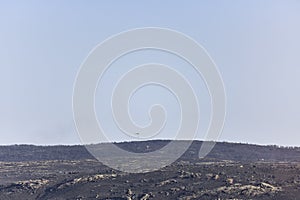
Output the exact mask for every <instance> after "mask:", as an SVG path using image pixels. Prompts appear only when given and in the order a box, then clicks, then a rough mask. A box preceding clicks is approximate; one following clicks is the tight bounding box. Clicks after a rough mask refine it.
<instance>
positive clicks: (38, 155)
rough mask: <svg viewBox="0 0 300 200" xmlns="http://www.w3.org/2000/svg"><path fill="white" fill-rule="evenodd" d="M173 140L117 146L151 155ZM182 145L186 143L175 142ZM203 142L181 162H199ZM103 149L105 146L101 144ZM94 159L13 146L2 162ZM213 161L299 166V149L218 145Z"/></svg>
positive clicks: (77, 149) (69, 151) (63, 149)
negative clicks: (261, 162)
mask: <svg viewBox="0 0 300 200" xmlns="http://www.w3.org/2000/svg"><path fill="white" fill-rule="evenodd" d="M169 142H170V140H149V141H134V142H122V143H115V144H116V145H118V146H119V147H120V148H122V149H126V150H128V151H132V152H149V151H154V150H157V149H160V148H162V147H163V146H165V145H166V144H168V143H169ZM175 142H178V143H181V142H184V141H175ZM201 144H202V141H193V142H192V145H191V146H190V148H189V149H188V150H187V151H186V152H185V154H184V155H183V156H182V157H181V158H180V159H182V160H190V161H193V160H194V161H199V158H198V152H199V149H200V147H201ZM98 145H99V146H101V145H105V144H98ZM84 159H94V157H93V156H92V155H91V154H90V153H89V152H88V151H87V150H86V148H85V147H84V146H82V145H73V146H69V145H68V146H67V145H57V146H35V145H10V146H0V161H1V162H21V161H44V160H84ZM207 159H211V160H232V161H240V162H243V161H254V162H255V161H265V162H299V161H300V148H299V147H278V146H275V145H269V146H262V145H254V144H240V143H228V142H217V144H216V145H215V147H214V149H213V150H212V151H211V152H210V153H209V154H208V156H207V157H206V160H207Z"/></svg>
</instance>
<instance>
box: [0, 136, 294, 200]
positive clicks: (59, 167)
mask: <svg viewBox="0 0 300 200" xmlns="http://www.w3.org/2000/svg"><path fill="white" fill-rule="evenodd" d="M168 142H170V141H160V140H156V141H145V142H125V143H118V144H117V145H118V146H120V147H121V148H123V149H126V150H128V151H132V152H149V151H154V150H156V149H160V148H162V147H163V146H164V145H166V144H167V143H168ZM177 142H178V145H180V143H181V142H182V141H177ZM102 145H103V144H102ZM100 146H101V144H100ZM200 147H201V141H193V143H192V145H191V146H190V148H189V149H188V151H186V153H185V154H184V155H183V156H182V157H181V158H180V159H178V160H177V161H176V162H174V163H173V164H172V165H170V166H167V167H165V168H163V169H161V170H158V171H154V172H148V173H138V174H128V173H124V172H120V171H117V170H113V169H110V168H109V167H106V166H104V165H102V164H101V163H100V162H98V161H97V160H95V159H94V158H93V156H91V155H90V154H89V152H88V151H87V150H86V149H85V147H83V146H79V145H78V146H33V145H13V146H1V147H0V185H1V186H0V199H115V200H117V199H143V200H146V199H298V198H299V197H300V148H280V147H277V146H259V145H249V144H233V143H217V144H216V146H215V148H214V149H213V150H212V151H211V152H210V153H209V155H208V156H207V157H206V158H204V159H199V158H198V151H199V148H200Z"/></svg>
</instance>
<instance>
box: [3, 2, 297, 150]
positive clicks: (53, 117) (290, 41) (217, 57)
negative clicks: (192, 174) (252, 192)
mask: <svg viewBox="0 0 300 200" xmlns="http://www.w3.org/2000/svg"><path fill="white" fill-rule="evenodd" d="M299 10H300V2H299V1H297V0H294V1H293V0H281V1H277V0H265V1H261V0H251V1H250V0H245V1H233V0H228V1H214V0H212V1H187V2H179V1H168V0H166V1H158V0H153V1H126V2H125V1H114V0H113V1H56V0H54V1H44V2H42V1H14V0H12V1H0V92H1V98H0V144H23V143H24V144H79V143H80V139H79V136H78V134H77V132H76V128H75V124H74V121H73V111H72V93H73V86H74V81H75V79H76V75H77V73H78V71H79V69H80V66H81V64H82V62H83V61H84V59H85V58H86V57H87V56H88V54H89V52H90V51H91V50H92V49H93V48H94V47H95V46H96V45H97V44H99V43H101V42H102V41H104V40H105V39H106V38H108V37H110V36H111V35H115V34H117V33H119V32H122V31H126V30H130V29H133V28H142V27H162V28H169V29H173V30H176V31H179V32H182V33H184V34H186V35H188V36H190V37H192V38H193V39H194V40H196V41H197V42H198V43H199V44H201V45H202V46H203V47H204V48H205V49H206V50H207V52H208V53H209V55H210V56H211V58H212V59H213V60H214V62H215V63H216V65H217V66H218V69H219V71H220V74H221V76H222V78H223V81H224V85H225V88H226V95H227V115H226V121H225V126H224V129H223V132H222V134H221V136H220V138H219V141H230V142H243V143H255V144H277V145H284V146H300V123H299V122H300V106H299V102H300V92H299V91H300V79H299V77H300V60H299V52H300V37H299V35H300V12H299ZM153 61H155V62H159V63H168V64H169V65H170V66H173V67H174V68H175V69H176V70H178V71H180V72H181V73H182V74H183V75H185V76H186V77H187V78H188V80H189V81H190V82H191V85H193V87H194V89H195V91H196V93H197V97H198V98H199V105H200V112H201V120H200V128H199V133H198V134H197V135H198V138H197V139H203V137H204V132H205V130H206V129H207V126H208V125H207V124H208V123H209V117H210V105H209V102H210V100H209V95H208V93H207V91H206V88H205V84H204V82H203V80H202V79H201V77H199V76H197V75H196V73H195V72H194V71H193V70H192V69H191V67H190V66H188V64H187V63H185V62H183V61H182V60H180V58H176V57H175V56H174V55H170V54H168V53H164V52H157V51H151V50H149V51H143V52H136V53H133V54H130V55H128V57H127V58H125V57H124V58H122V59H120V60H118V61H117V62H116V63H114V64H113V66H112V67H111V68H110V70H108V71H107V73H106V74H105V76H104V77H103V80H102V81H101V82H100V83H99V87H98V88H97V94H96V110H97V116H98V120H99V121H101V120H102V121H103V123H104V127H105V129H107V130H108V132H110V133H111V135H110V136H109V137H110V138H111V140H112V141H122V140H127V139H128V138H127V137H126V136H124V134H123V135H122V133H121V132H120V133H119V132H118V131H117V128H116V127H115V125H114V124H113V121H112V118H111V114H110V113H109V112H110V110H109V107H108V106H106V103H107V102H108V101H109V100H107V99H105V98H106V97H108V96H109V94H110V92H111V90H112V85H113V84H114V83H115V82H116V80H117V79H118V77H120V76H121V75H122V73H124V72H126V70H130V69H131V68H132V67H133V66H135V65H137V64H142V63H147V62H153ZM105 102H106V103H105ZM153 102H161V103H162V104H164V105H166V110H167V111H168V116H170V118H168V122H167V124H166V127H165V130H164V131H163V132H162V133H161V135H159V136H158V138H172V137H173V133H174V130H175V129H176V128H177V127H178V122H179V118H178V117H176V116H178V113H179V109H178V105H177V102H176V99H175V98H174V95H172V94H170V93H169V92H168V91H165V90H163V89H162V88H159V87H155V86H148V87H145V88H144V91H141V92H139V93H136V95H134V96H133V97H132V99H131V101H130V103H129V104H130V110H131V112H132V118H133V119H135V121H136V122H137V123H139V124H147V122H148V121H147V120H149V119H148V118H147V114H146V111H147V109H148V108H149V106H151V105H152V103H153ZM179 114H180V113H179Z"/></svg>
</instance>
